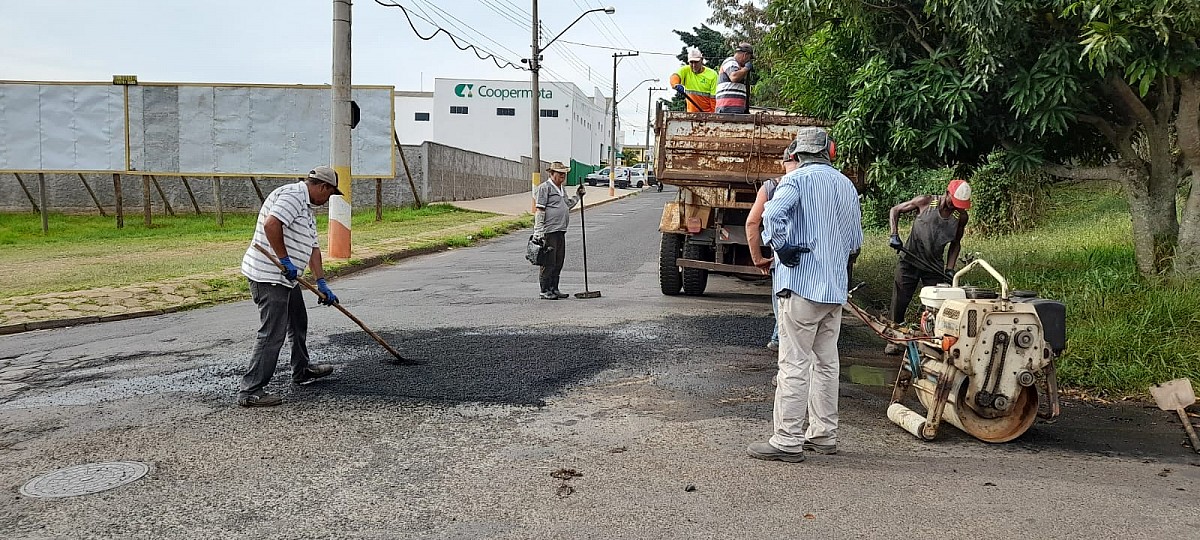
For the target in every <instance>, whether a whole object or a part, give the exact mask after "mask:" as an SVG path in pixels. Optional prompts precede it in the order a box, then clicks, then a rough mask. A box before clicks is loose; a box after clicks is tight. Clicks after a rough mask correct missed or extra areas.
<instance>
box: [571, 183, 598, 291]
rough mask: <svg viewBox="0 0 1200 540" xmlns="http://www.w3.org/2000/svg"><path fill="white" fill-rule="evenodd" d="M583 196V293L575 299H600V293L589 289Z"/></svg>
mask: <svg viewBox="0 0 1200 540" xmlns="http://www.w3.org/2000/svg"><path fill="white" fill-rule="evenodd" d="M583 210H584V204H583V195H580V196H579V232H580V234H582V235H583V292H578V293H575V298H600V291H593V290H590V288H589V287H588V271H587V221H585V220H584V219H583Z"/></svg>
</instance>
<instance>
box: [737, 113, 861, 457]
mask: <svg viewBox="0 0 1200 540" xmlns="http://www.w3.org/2000/svg"><path fill="white" fill-rule="evenodd" d="M830 147H831V141H830V138H829V134H828V133H826V132H825V130H824V129H821V128H816V127H805V128H801V129H800V131H799V133H797V134H796V139H795V140H794V141H792V144H791V145H789V146H788V148H787V151H786V152H785V153H784V162H785V166H786V165H787V164H788V163H792V164H793V166H795V170H793V171H792V172H790V173H788V174H787V175H785V176H784V177H783V178H782V179H780V181H779V186H778V187H776V188H775V194H774V196H773V197H772V198H771V200H770V201H768V202H767V204H766V209H765V210H764V211H763V224H764V229H763V233H762V239H763V241H764V242H765V243H766V244H768V245H770V246H771V248H772V249H773V250H774V251H775V258H776V259H777V260H778V264H777V265H776V268H775V272H776V274H777V275H776V276H775V279H774V284H773V285H774V287H773V289H774V291H775V295H776V296H778V297H779V338H780V339H779V374H778V375H777V380H778V383H777V386H776V388H775V409H774V419H773V423H774V433H773V435H772V436H771V438H770V439H769V440H768V441H767V442H756V443H751V444H750V446H749V447H747V448H746V451H747V453H748V454H750V457H753V458H755V459H766V460H778V461H786V462H791V463H798V462H800V461H804V451H805V450H811V451H814V452H818V453H821V454H834V453H837V427H838V412H837V409H838V369H839V366H838V350H837V342H838V335H839V333H840V332H841V323H842V304H844V303H845V302H846V299H847V296H848V295H847V288H846V281H847V276H846V267H847V262H848V261H849V259H850V255H851V253H853V252H855V251H858V249H859V248H861V247H862V238H863V237H862V215H861V211H860V209H859V203H858V191H857V190H856V189H855V188H854V184H853V183H851V182H850V179H849V178H846V176H845V175H843V174H842V173H841V172H839V171H838V170H837V169H835V168H833V167H832V166H831V165H830V162H829V150H830Z"/></svg>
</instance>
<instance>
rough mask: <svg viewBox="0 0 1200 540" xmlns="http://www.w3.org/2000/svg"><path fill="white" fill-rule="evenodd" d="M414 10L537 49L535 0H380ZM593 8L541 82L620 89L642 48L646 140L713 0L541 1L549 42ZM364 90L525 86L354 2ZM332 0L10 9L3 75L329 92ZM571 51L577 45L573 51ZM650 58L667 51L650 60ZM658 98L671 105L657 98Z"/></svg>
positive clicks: (101, 1) (625, 115) (633, 79)
mask: <svg viewBox="0 0 1200 540" xmlns="http://www.w3.org/2000/svg"><path fill="white" fill-rule="evenodd" d="M383 1H385V2H386V3H393V2H394V3H398V4H400V5H402V6H405V7H406V8H409V10H410V12H411V13H412V14H413V23H414V24H415V25H416V27H417V30H418V31H420V32H421V34H422V35H424V36H426V37H428V36H429V35H430V34H433V33H434V31H435V30H436V27H435V26H434V24H431V23H430V22H427V21H425V20H421V19H420V18H418V16H419V17H423V18H425V19H428V20H429V21H433V22H434V23H436V24H437V25H438V26H440V27H442V28H445V29H446V30H447V31H449V32H450V33H452V34H454V35H455V37H457V38H459V41H460V43H470V44H473V45H477V46H480V47H482V48H484V49H486V50H487V51H489V52H491V53H494V54H495V55H496V56H498V57H500V58H501V59H502V60H501V63H502V64H503V63H504V61H509V62H512V63H513V64H516V65H521V62H520V60H521V58H525V57H528V56H529V53H530V41H531V35H530V30H529V26H530V22H531V20H532V17H531V15H530V11H531V7H532V3H533V1H535V0H383ZM606 6H613V7H615V8H616V13H614V14H613V15H606V14H604V13H603V12H598V13H591V14H588V15H587V16H585V17H584V18H583V19H582V20H580V21H579V22H578V23H577V24H575V25H574V26H573V27H571V28H570V29H569V30H568V31H567V32H566V33H564V34H563V35H562V37H561V38H560V39H559V41H558V42H556V43H555V44H554V45H553V46H551V47H550V48H549V49H548V50H546V51H545V52H544V53H543V60H542V65H543V70H542V76H541V78H542V80H554V81H569V82H573V83H575V84H576V85H578V86H579V87H580V88H581V89H582V90H583V91H584V92H585V93H587V94H591V93H592V89H593V88H599V89H600V90H601V91H602V92H603V93H604V95H611V94H612V86H611V84H612V83H611V80H612V66H613V59H612V54H613V52H615V51H614V50H610V49H603V48H595V47H588V46H584V45H577V44H575V43H582V44H588V45H597V46H601V47H612V48H617V49H620V50H622V51H628V50H637V51H642V53H641V54H640V55H639V56H637V57H632V58H626V59H623V60H621V62H620V65H619V67H618V75H617V83H618V91H617V95H618V97H623V96H625V95H626V94H627V93H629V91H630V89H631V88H634V87H635V86H636V90H635V91H633V92H632V93H630V94H629V98H628V99H626V100H624V101H622V102H621V105H620V107H619V111H620V115H621V120H622V125H623V126H624V129H625V130H626V138H627V141H628V143H629V144H641V143H640V142H638V141H640V140H641V139H642V138H643V137H644V134H645V131H644V129H645V124H646V103H647V99H648V97H649V94H648V92H647V90H646V89H647V88H649V87H650V86H651V84H650V83H644V84H641V85H640V86H638V84H639V83H640V82H641V81H643V80H645V79H650V78H659V79H660V81H659V82H658V83H656V84H655V86H660V87H665V86H666V84H667V77H669V76H670V73H671V72H673V71H675V70H676V69H678V68H679V66H680V62H679V61H678V60H677V59H676V58H675V57H674V56H673V55H674V54H678V53H679V51H680V48H681V47H682V46H683V44H682V42H680V41H679V38H678V36H676V35H675V34H674V33H673V32H671V30H673V29H683V30H688V31H690V30H691V29H692V28H693V27H696V26H699V25H700V24H702V23H703V22H704V21H705V20H706V19H707V18H708V16H709V14H710V12H711V11H710V10H709V8H708V5H707V2H705V0H541V1H540V2H539V4H538V10H539V13H538V15H539V18H540V19H541V20H542V24H543V27H544V28H545V37H544V38H543V41H542V43H543V45H544V44H545V43H546V42H547V41H548V40H549V39H550V38H552V37H554V36H555V35H556V34H558V33H559V32H561V31H562V30H563V29H564V28H566V26H567V25H569V24H571V22H572V21H574V20H575V18H576V17H578V16H579V14H580V13H583V12H584V11H586V10H588V9H595V8H600V7H606ZM353 10H354V11H353V23H352V31H351V35H352V41H353V44H352V52H351V54H352V70H353V72H352V76H351V78H352V79H353V83H354V84H381V85H392V86H395V87H396V89H397V90H425V91H432V89H433V79H434V78H490V79H504V80H528V79H529V72H528V71H520V70H516V69H512V68H507V69H500V68H497V67H496V66H495V64H493V63H492V62H491V61H490V60H479V59H478V58H476V57H475V55H474V54H472V53H471V52H469V51H460V50H458V49H457V48H455V47H454V46H453V45H452V44H451V43H450V40H449V39H448V38H447V37H446V36H445V34H440V35H438V36H436V37H434V38H433V39H431V40H429V41H424V40H422V39H420V38H418V37H417V36H416V34H415V33H414V32H413V30H412V29H411V28H410V27H409V23H408V22H407V21H406V19H405V17H404V13H403V12H402V11H401V10H400V9H396V8H389V7H384V6H381V5H379V4H377V3H376V2H375V1H374V0H354V7H353ZM332 15H333V2H332V0H0V58H2V59H3V61H0V80H38V81H43V80H44V81H108V80H111V78H112V76H113V75H116V74H122V75H124V74H131V75H137V76H138V79H139V80H141V81H155V82H204V83H272V84H329V81H330V73H331V58H332V52H331V51H332V44H331V39H332ZM568 42H573V43H568ZM651 53H670V55H667V54H651ZM656 97H669V93H667V92H659V93H657V96H656Z"/></svg>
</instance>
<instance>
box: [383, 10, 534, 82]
mask: <svg viewBox="0 0 1200 540" xmlns="http://www.w3.org/2000/svg"><path fill="white" fill-rule="evenodd" d="M375 3H376V4H379V5H381V6H383V7H392V8H399V9H400V11H401V12H403V13H404V19H405V20H407V21H408V26H409V28H412V31H413V33H414V34H416V35H417V37H419V38H421V40H422V41H429V40H431V39H433V38H435V37H437V35H438V34H446V36H447V37H449V38H450V42H451V43H453V44H454V46H455V47H457V48H458V49H459V50H461V51H471V52H472V53H474V54H475V56H476V57H478V58H479V59H480V60H491V61H492V63H493V64H496V67H498V68H500V69H504V68H506V67H511V68H514V69H519V70H522V71H528V70H527V69H526V68H524V67H521V66H518V65H516V64H514V63H512V62H510V61H508V60H507V59H504V58H502V57H500V56H498V55H495V54H493V53H491V52H490V51H487V50H486V49H483V48H482V47H476V46H475V45H472V44H470V43H468V44H466V46H463V45H460V44H459V42H458V38H455V37H454V34H451V33H450V32H449V31H447V30H446V29H444V28H442V27H441V26H438V24H437V23H435V22H433V21H431V20H429V19H426V18H424V17H421V16H420V15H416V14H410V13H409V12H408V10H407V9H405V8H404V6H402V5H400V4H396V3H391V4H387V3H384V2H381V1H380V0H375ZM410 15H411V16H410ZM412 16H416V17H417V18H418V19H421V20H424V21H425V22H427V23H429V24H432V25H433V26H434V27H436V28H437V30H436V31H435V32H434V33H433V34H430V35H429V37H426V36H423V35H421V32H420V31H419V30H417V26H416V25H415V24H413V21H412ZM481 51H482V52H483V53H485V54H480V52H481ZM501 60H504V63H503V64H501V63H500V61H501Z"/></svg>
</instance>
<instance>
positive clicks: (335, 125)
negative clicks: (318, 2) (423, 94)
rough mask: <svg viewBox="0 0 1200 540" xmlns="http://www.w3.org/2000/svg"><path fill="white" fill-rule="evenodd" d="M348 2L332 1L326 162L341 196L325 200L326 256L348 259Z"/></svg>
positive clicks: (351, 199) (349, 207) (342, 0)
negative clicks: (327, 241) (327, 231)
mask: <svg viewBox="0 0 1200 540" xmlns="http://www.w3.org/2000/svg"><path fill="white" fill-rule="evenodd" d="M350 2H351V0H333V80H332V82H333V85H332V88H331V92H330V95H331V96H332V97H331V101H330V115H329V116H330V118H331V122H330V128H329V129H330V131H329V141H330V146H329V161H330V165H332V167H333V170H334V171H336V172H337V175H338V190H340V191H341V192H342V195H341V196H338V195H334V196H332V197H330V198H329V255H330V256H332V257H336V258H339V259H348V258H350V216H351V202H352V201H353V198H352V197H351V195H350V184H351V181H350V12H351V5H350Z"/></svg>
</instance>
